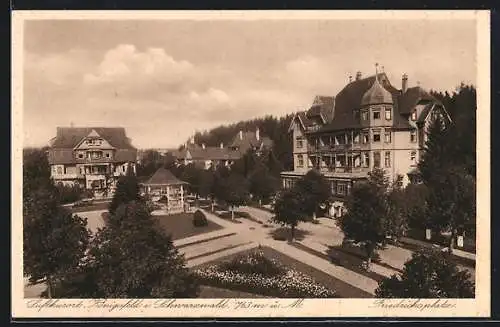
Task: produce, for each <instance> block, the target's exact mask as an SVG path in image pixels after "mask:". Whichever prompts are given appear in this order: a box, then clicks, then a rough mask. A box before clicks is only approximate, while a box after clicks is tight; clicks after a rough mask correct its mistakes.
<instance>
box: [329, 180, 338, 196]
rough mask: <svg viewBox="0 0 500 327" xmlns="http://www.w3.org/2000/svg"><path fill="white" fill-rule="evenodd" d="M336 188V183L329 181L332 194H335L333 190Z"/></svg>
mask: <svg viewBox="0 0 500 327" xmlns="http://www.w3.org/2000/svg"><path fill="white" fill-rule="evenodd" d="M336 190H337V184H336V183H335V182H331V183H330V192H331V193H332V194H335V191H336Z"/></svg>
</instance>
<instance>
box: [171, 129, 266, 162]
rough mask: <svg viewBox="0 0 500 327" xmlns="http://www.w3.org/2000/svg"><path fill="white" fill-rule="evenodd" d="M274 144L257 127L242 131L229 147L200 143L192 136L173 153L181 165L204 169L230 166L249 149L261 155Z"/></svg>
mask: <svg viewBox="0 0 500 327" xmlns="http://www.w3.org/2000/svg"><path fill="white" fill-rule="evenodd" d="M272 145H273V142H272V140H271V139H270V138H268V137H266V136H264V137H262V136H261V135H260V131H259V129H258V128H257V130H256V131H255V132H243V131H240V132H239V133H238V134H237V135H236V136H235V137H234V138H233V140H232V141H231V143H230V145H229V146H227V147H225V146H224V144H223V143H221V144H220V146H218V147H213V146H212V147H210V146H205V144H201V145H198V144H196V143H195V142H194V138H191V140H190V142H189V143H187V144H185V145H184V147H183V148H182V149H181V150H179V151H175V152H172V155H173V156H174V157H176V158H177V163H178V164H180V165H188V164H195V165H196V166H197V167H199V168H203V169H209V168H211V167H217V166H220V165H223V166H226V167H230V166H231V165H232V164H233V163H234V162H235V161H236V160H238V159H240V158H241V157H242V156H243V155H244V154H245V153H246V152H247V151H248V150H254V151H256V152H257V154H258V155H259V154H261V153H262V152H263V151H264V150H268V149H270V148H271V147H272Z"/></svg>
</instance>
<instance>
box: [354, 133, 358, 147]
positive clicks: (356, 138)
mask: <svg viewBox="0 0 500 327" xmlns="http://www.w3.org/2000/svg"><path fill="white" fill-rule="evenodd" d="M353 143H355V144H357V143H359V133H355V134H354V137H353Z"/></svg>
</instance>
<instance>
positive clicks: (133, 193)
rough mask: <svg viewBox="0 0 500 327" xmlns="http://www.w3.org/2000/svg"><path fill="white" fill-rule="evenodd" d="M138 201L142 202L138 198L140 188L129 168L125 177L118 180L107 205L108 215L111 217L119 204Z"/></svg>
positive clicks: (139, 197)
mask: <svg viewBox="0 0 500 327" xmlns="http://www.w3.org/2000/svg"><path fill="white" fill-rule="evenodd" d="M140 200H142V198H141V196H140V186H139V183H138V181H137V177H136V176H134V174H133V172H132V169H130V167H129V168H128V169H127V173H126V175H125V176H121V177H120V179H119V180H118V183H117V185H116V190H115V194H114V195H113V199H112V200H111V203H110V204H109V213H110V215H111V216H112V215H113V214H114V212H115V210H116V209H117V208H118V207H119V206H120V205H121V204H126V203H128V202H131V201H140Z"/></svg>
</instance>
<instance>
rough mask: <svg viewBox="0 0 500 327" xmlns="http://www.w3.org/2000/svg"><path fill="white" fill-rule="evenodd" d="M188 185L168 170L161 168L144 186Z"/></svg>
mask: <svg viewBox="0 0 500 327" xmlns="http://www.w3.org/2000/svg"><path fill="white" fill-rule="evenodd" d="M180 184H187V183H186V182H184V181H181V180H180V179H178V178H177V177H175V175H174V174H172V172H171V171H170V170H168V169H165V168H160V169H158V170H157V171H156V172H155V173H154V174H153V176H151V177H150V178H149V179H148V180H147V181H146V182H144V185H180Z"/></svg>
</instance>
